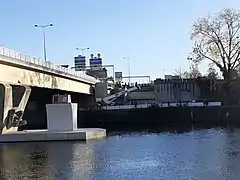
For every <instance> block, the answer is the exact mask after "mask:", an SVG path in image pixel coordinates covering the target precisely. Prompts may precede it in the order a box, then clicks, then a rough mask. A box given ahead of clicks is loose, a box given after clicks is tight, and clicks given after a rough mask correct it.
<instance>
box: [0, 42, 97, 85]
mask: <svg viewBox="0 0 240 180" xmlns="http://www.w3.org/2000/svg"><path fill="white" fill-rule="evenodd" d="M0 56H4V57H6V58H7V59H8V61H11V62H15V63H17V64H21V65H25V66H28V67H29V66H30V67H34V68H37V69H41V70H44V71H50V72H53V73H57V74H64V75H66V76H71V77H73V78H75V79H78V80H82V81H85V82H88V81H89V82H90V83H95V82H96V79H95V78H94V77H91V76H88V75H86V74H83V73H81V72H79V71H75V70H73V69H68V68H65V67H62V66H59V65H55V64H53V63H52V62H50V61H43V60H41V59H37V58H34V57H31V56H28V55H24V54H23V53H20V52H16V51H14V50H11V49H9V48H6V47H1V46H0Z"/></svg>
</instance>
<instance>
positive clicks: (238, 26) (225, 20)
mask: <svg viewBox="0 0 240 180" xmlns="http://www.w3.org/2000/svg"><path fill="white" fill-rule="evenodd" d="M239 30H240V12H239V11H237V10H234V9H224V10H223V11H221V12H219V13H218V14H216V15H215V16H210V17H204V18H200V19H198V20H197V21H196V22H195V23H194V25H193V29H192V32H191V39H192V40H193V42H194V48H193V53H192V55H193V58H192V59H193V61H195V62H201V61H202V60H209V61H210V62H211V63H213V64H214V65H215V66H216V67H218V68H219V70H220V71H221V72H222V75H223V78H224V80H225V81H226V82H227V84H228V85H230V82H231V81H232V80H233V79H234V77H235V75H234V74H235V72H236V71H235V70H236V69H239V66H240V44H239V43H240V41H239Z"/></svg>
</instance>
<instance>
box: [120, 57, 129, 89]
mask: <svg viewBox="0 0 240 180" xmlns="http://www.w3.org/2000/svg"><path fill="white" fill-rule="evenodd" d="M122 58H123V59H127V60H128V81H129V85H130V57H122Z"/></svg>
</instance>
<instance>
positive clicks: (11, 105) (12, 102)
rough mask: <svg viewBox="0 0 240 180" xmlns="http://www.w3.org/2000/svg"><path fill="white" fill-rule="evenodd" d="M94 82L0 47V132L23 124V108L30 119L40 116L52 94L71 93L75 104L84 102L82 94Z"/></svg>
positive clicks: (87, 77)
mask: <svg viewBox="0 0 240 180" xmlns="http://www.w3.org/2000/svg"><path fill="white" fill-rule="evenodd" d="M96 82H97V79H95V78H94V77H91V76H88V75H86V74H84V73H83V72H77V71H74V70H72V69H68V68H64V67H62V66H60V65H55V64H54V63H52V62H50V61H42V60H40V59H37V58H34V57H30V56H28V55H24V54H23V53H20V52H16V51H14V50H11V49H8V48H6V47H0V134H1V133H7V132H9V131H16V130H17V129H18V127H20V126H22V125H25V124H26V123H25V122H24V121H23V120H22V118H23V117H24V116H23V114H24V110H25V108H26V109H30V110H32V112H30V114H32V115H31V116H30V117H31V118H32V117H33V115H34V116H35V117H34V119H35V120H36V119H37V121H39V119H44V118H45V104H47V103H51V97H52V95H53V94H54V93H58V92H68V93H73V96H74V95H75V101H76V102H77V103H79V101H80V99H82V101H83V102H84V101H87V100H86V99H84V98H83V97H85V96H84V95H86V97H89V96H87V95H91V94H92V88H93V87H94V86H95V83H96ZM78 95H82V96H81V97H80V96H78ZM87 99H88V98H87ZM37 103H38V105H36V104H37ZM33 109H34V110H33ZM27 114H29V113H27ZM42 114H44V115H42Z"/></svg>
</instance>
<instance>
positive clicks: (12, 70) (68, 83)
mask: <svg viewBox="0 0 240 180" xmlns="http://www.w3.org/2000/svg"><path fill="white" fill-rule="evenodd" d="M1 62H2V61H1V60H0V81H4V82H8V83H21V84H25V85H27V86H34V87H40V88H51V89H59V90H63V91H71V92H78V93H84V94H91V86H92V84H87V83H84V82H80V81H77V80H71V79H67V78H64V77H59V76H57V75H53V74H46V73H44V72H40V71H34V69H32V70H30V69H24V68H23V67H16V66H13V65H11V64H3V63H1Z"/></svg>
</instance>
